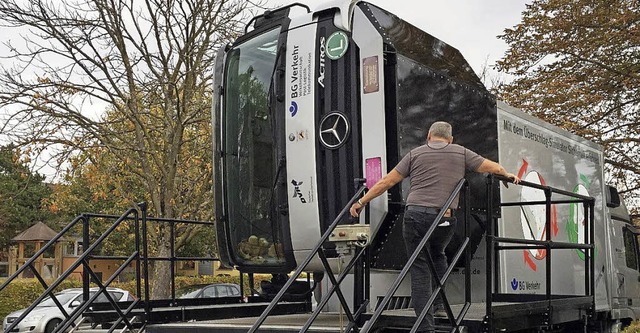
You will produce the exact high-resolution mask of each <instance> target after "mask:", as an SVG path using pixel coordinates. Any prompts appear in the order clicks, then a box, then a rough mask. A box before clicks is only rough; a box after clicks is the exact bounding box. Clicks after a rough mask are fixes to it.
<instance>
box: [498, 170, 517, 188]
mask: <svg viewBox="0 0 640 333" xmlns="http://www.w3.org/2000/svg"><path fill="white" fill-rule="evenodd" d="M505 177H507V178H509V179H511V181H512V182H513V183H514V184H518V183H520V177H518V176H516V175H515V174H513V173H511V172H507V174H506V175H505ZM502 184H504V187H506V188H509V183H507V182H506V181H502Z"/></svg>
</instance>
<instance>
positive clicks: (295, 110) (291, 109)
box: [289, 101, 298, 117]
mask: <svg viewBox="0 0 640 333" xmlns="http://www.w3.org/2000/svg"><path fill="white" fill-rule="evenodd" d="M289 113H290V114H291V117H295V116H296V114H297V113H298V103H296V102H295V101H291V106H290V107H289Z"/></svg>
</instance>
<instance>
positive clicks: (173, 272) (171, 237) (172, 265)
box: [169, 221, 176, 303]
mask: <svg viewBox="0 0 640 333" xmlns="http://www.w3.org/2000/svg"><path fill="white" fill-rule="evenodd" d="M169 241H170V242H171V244H170V251H171V258H170V259H169V268H170V270H171V272H170V273H169V275H170V276H171V302H172V303H175V301H176V223H175V222H174V221H170V222H169Z"/></svg>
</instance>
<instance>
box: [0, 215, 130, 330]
mask: <svg viewBox="0 0 640 333" xmlns="http://www.w3.org/2000/svg"><path fill="white" fill-rule="evenodd" d="M131 214H133V215H134V216H135V219H137V215H138V210H137V209H136V208H130V209H129V210H127V211H126V212H125V213H124V214H123V215H122V216H120V217H119V218H118V220H116V222H114V223H113V224H112V225H111V226H110V227H109V228H108V229H107V231H105V232H104V233H103V234H102V235H101V236H100V237H99V238H98V239H97V240H96V241H95V242H94V243H93V244H92V245H91V246H89V248H87V249H86V250H85V251H84V253H83V254H82V255H80V257H79V258H78V259H77V260H76V261H75V262H74V263H73V264H71V266H70V267H69V268H67V270H66V271H65V272H63V273H62V274H61V275H60V276H59V277H58V278H57V279H56V280H55V281H54V282H53V283H52V284H51V285H50V286H47V285H46V283H45V282H44V280H43V279H42V278H41V276H40V274H39V273H38V272H37V271H36V270H33V269H32V270H33V272H34V275H36V276H37V277H38V280H39V281H40V283H41V284H42V285H43V287H44V288H45V291H44V292H43V293H42V295H40V296H39V297H38V298H37V299H36V300H35V301H34V302H33V303H32V304H31V305H30V306H29V307H27V309H25V311H24V312H23V313H22V314H21V315H20V316H19V317H18V318H16V320H14V321H13V322H12V323H11V324H10V325H9V327H7V329H6V331H8V332H10V331H11V330H12V329H14V328H15V327H16V326H17V325H18V324H19V323H20V322H21V321H22V320H24V318H26V316H27V315H28V314H29V313H30V312H31V311H33V309H34V308H35V307H36V306H37V305H38V304H39V303H40V302H41V301H42V300H43V299H44V298H45V297H46V296H47V295H50V296H51V298H52V299H53V300H54V303H55V304H56V306H58V308H59V309H60V310H61V311H62V313H63V314H64V315H65V317H66V319H65V320H64V321H63V322H62V323H61V325H62V326H63V327H65V328H68V327H69V326H71V325H74V326H75V323H73V320H75V319H76V318H77V317H78V316H79V315H80V313H81V311H80V309H82V308H84V306H85V305H86V307H88V306H89V304H90V302H89V303H87V302H86V300H85V302H83V306H80V307H78V308H76V309H74V311H72V313H71V314H70V315H69V314H67V312H66V311H65V310H64V308H63V307H62V305H61V304H60V302H58V300H57V298H56V296H55V295H54V294H53V291H54V289H55V288H57V287H58V286H59V285H60V284H61V283H62V282H63V281H64V280H65V279H66V278H67V277H68V276H69V275H71V273H73V271H74V270H75V269H76V268H78V266H80V265H81V264H84V265H85V271H87V270H88V271H91V268H90V267H88V265H86V260H87V259H88V258H89V257H90V256H91V252H93V250H95V249H96V248H97V247H98V246H99V245H100V244H101V243H102V242H103V241H104V239H105V238H106V237H107V236H109V235H110V234H111V233H112V232H113V231H114V230H115V229H116V228H117V227H118V226H119V225H120V223H122V221H124V220H125V219H126V217H128V216H129V215H131ZM87 220H88V217H87V214H83V215H81V216H79V217H77V218H76V219H74V220H73V222H72V223H70V224H69V225H67V226H66V227H65V228H63V230H62V231H61V232H60V233H58V234H57V235H56V236H54V237H53V239H52V240H50V241H49V242H48V243H47V244H46V245H45V246H44V247H43V248H42V249H40V251H38V252H37V253H36V254H35V255H34V256H33V257H31V258H30V259H29V260H28V261H27V262H25V264H24V265H23V266H22V267H20V268H19V269H18V270H17V271H16V273H15V274H13V275H12V276H11V277H10V278H9V279H7V280H6V281H5V283H3V284H2V286H0V290H2V289H4V288H5V287H6V286H7V285H8V284H9V283H10V282H11V281H13V280H15V279H16V278H17V277H18V276H19V274H20V273H22V272H23V271H24V270H25V269H26V267H32V264H33V262H35V260H36V259H37V258H38V257H39V256H40V255H42V254H43V253H44V252H45V251H47V250H48V248H49V247H51V246H53V244H55V242H56V241H57V240H58V239H60V238H61V237H62V236H63V235H64V234H65V233H67V232H68V231H69V230H70V229H71V228H72V227H73V226H75V225H76V224H77V223H78V222H79V221H83V222H84V223H85V225H86V223H87ZM85 229H86V227H85ZM86 232H87V230H85V233H86ZM113 279H115V277H113V276H112V279H111V281H113ZM109 283H110V282H109ZM107 286H108V284H105V285H104V286H102V287H101V288H100V290H99V291H98V292H97V293H95V294H94V295H93V297H91V301H93V300H95V298H97V297H98V295H99V294H100V293H104V294H105V296H106V297H107V299H109V300H110V301H113V299H112V298H111V296H110V295H108V293H107V292H106V288H107ZM71 318H73V319H71ZM59 327H60V328H61V326H59ZM56 331H60V330H59V329H56Z"/></svg>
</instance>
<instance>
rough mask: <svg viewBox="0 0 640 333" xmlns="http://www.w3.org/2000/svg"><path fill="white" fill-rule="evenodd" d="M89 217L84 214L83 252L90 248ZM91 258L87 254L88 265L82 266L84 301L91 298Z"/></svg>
mask: <svg viewBox="0 0 640 333" xmlns="http://www.w3.org/2000/svg"><path fill="white" fill-rule="evenodd" d="M90 241H91V240H90V239H89V217H88V216H87V215H86V214H83V215H82V252H83V253H84V251H86V250H87V249H88V248H89V242H90ZM89 259H90V257H89V256H87V257H86V260H85V263H86V265H83V266H82V300H83V301H84V302H86V301H88V300H89V282H90V279H91V277H90V276H89V271H88V269H89Z"/></svg>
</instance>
